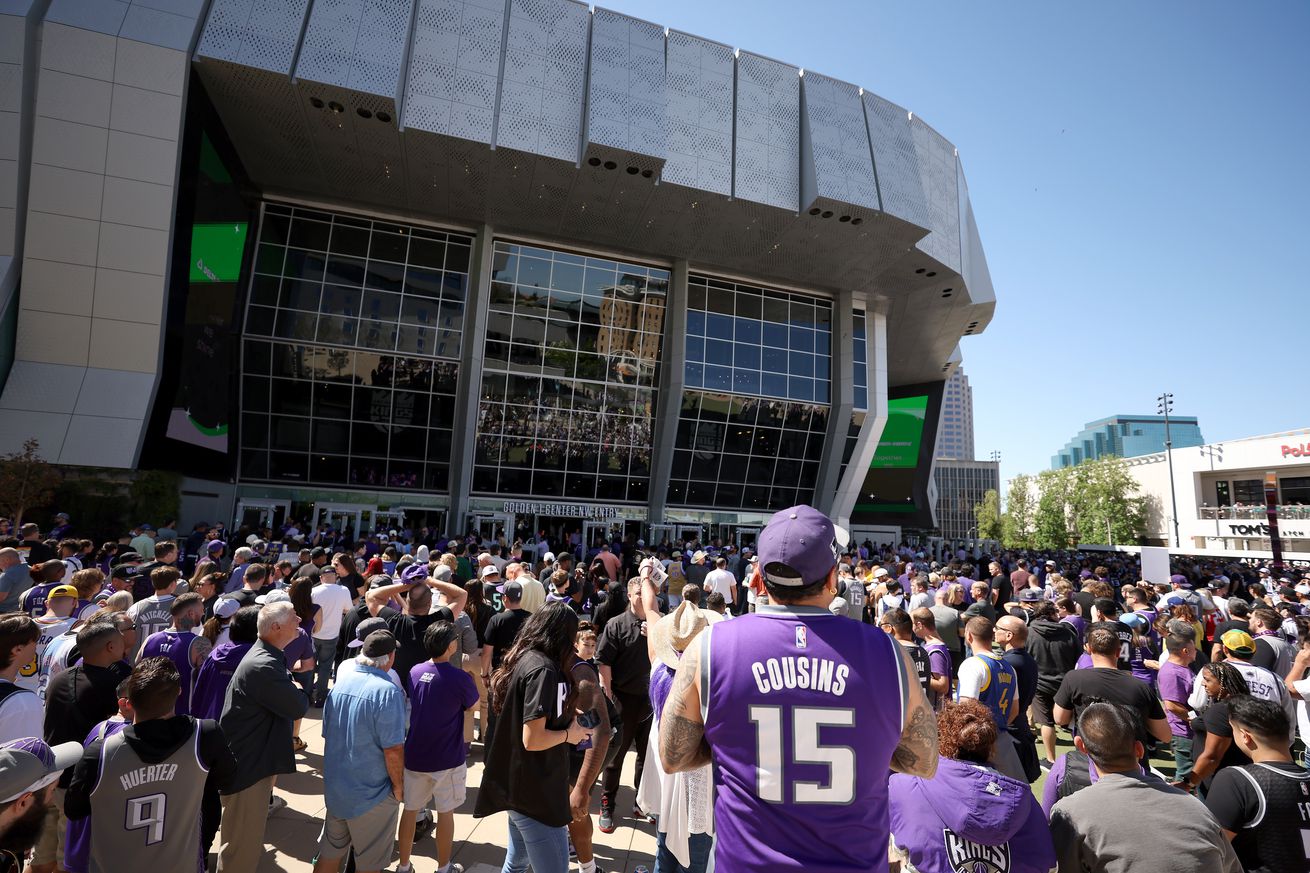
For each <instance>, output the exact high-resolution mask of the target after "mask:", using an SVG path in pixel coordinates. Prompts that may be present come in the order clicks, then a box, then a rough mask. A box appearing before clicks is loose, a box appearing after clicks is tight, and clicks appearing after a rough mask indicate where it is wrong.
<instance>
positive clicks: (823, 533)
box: [755, 504, 850, 588]
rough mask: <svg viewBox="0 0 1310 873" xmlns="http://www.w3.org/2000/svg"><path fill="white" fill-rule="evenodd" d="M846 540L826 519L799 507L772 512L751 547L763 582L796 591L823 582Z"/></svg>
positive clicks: (847, 539) (848, 536) (817, 511)
mask: <svg viewBox="0 0 1310 873" xmlns="http://www.w3.org/2000/svg"><path fill="white" fill-rule="evenodd" d="M849 540H850V535H849V534H848V533H847V532H846V530H845V529H844V528H841V527H839V526H837V525H835V524H833V523H832V520H831V519H829V518H828V516H826V515H824V514H823V513H822V512H819V510H817V509H815V508H814V507H812V506H806V505H805V504H800V505H799V506H793V507H792V508H790V509H784V510H782V511H781V512H777V513H774V515H773V517H772V518H770V519H769V521H768V524H766V525H765V527H764V530H762V531H760V536H759V539H758V540H757V541H756V543H755V545H756V547H757V549H758V553H759V561H760V568H761V571H762V572H763V574H764V578H765V579H766V580H768V581H769V582H770V583H771V584H773V585H780V586H783V587H789V588H800V587H802V586H805V585H810V584H813V583H815V582H819V581H821V580H823V579H826V578H827V576H828V574H829V573H831V572H832V568H833V567H835V566H837V556H838V555H839V554H841V551H842V550H843V549H844V548H845V547H846V543H847V542H848V541H849Z"/></svg>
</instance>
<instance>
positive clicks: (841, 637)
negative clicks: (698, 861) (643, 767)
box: [701, 606, 917, 873]
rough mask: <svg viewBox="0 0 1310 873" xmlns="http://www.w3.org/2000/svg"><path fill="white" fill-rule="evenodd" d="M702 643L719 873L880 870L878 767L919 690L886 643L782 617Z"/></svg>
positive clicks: (745, 619)
mask: <svg viewBox="0 0 1310 873" xmlns="http://www.w3.org/2000/svg"><path fill="white" fill-rule="evenodd" d="M702 636H703V641H702V642H701V645H702V649H701V700H702V707H703V710H704V711H703V715H704V719H705V739H706V741H707V742H708V743H709V746H710V749H711V751H712V753H713V761H714V785H715V800H714V829H715V836H716V847H715V867H716V869H717V870H718V871H719V873H738V871H751V873H754V871H759V873H764V871H769V873H775V871H781V870H795V871H805V873H853V871H868V870H874V869H879V868H880V865H881V867H882V868H885V865H886V860H885V855H884V854H883V853H884V852H885V849H884V847H885V846H886V845H887V839H888V834H889V830H890V824H889V820H888V809H887V780H888V776H889V765H890V763H891V758H892V753H893V752H894V751H895V750H896V746H897V744H898V743H899V742H900V736H901V728H902V725H903V723H904V712H905V706H906V703H907V701H908V696H909V691H910V684H909V683H912V682H915V681H917V679H916V677H913V676H910V675H908V674H907V671H906V670H905V667H904V663H903V661H902V660H901V657H900V654H899V653H898V651H897V644H896V642H895V641H894V640H893V639H892V638H891V637H889V636H888V635H887V634H885V633H883V632H882V631H881V630H879V629H878V628H876V627H872V626H870V625H866V624H864V623H862V622H857V621H847V620H846V619H845V618H843V617H841V616H837V615H833V614H832V613H830V612H828V611H827V610H825V609H815V608H806V607H781V606H767V607H760V608H759V609H758V611H756V612H755V613H754V614H751V615H743V616H741V617H740V618H738V619H737V620H736V621H731V622H720V623H717V624H715V625H713V626H712V627H711V628H710V629H707V630H706V631H703V632H702ZM856 834H858V839H850V838H849V837H850V836H851V835H856ZM834 836H836V837H837V838H836V839H834Z"/></svg>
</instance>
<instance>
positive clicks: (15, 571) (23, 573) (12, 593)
mask: <svg viewBox="0 0 1310 873" xmlns="http://www.w3.org/2000/svg"><path fill="white" fill-rule="evenodd" d="M31 569H32V568H31V567H29V566H27V565H26V564H21V563H20V564H15V565H14V566H12V567H10V568H9V569H8V570H5V571H4V572H3V573H0V612H14V611H16V610H17V609H18V598H19V596H20V595H21V594H22V593H23V592H24V591H26V590H27V589H29V588H31V587H32V574H31V573H30V572H29V571H30V570H31Z"/></svg>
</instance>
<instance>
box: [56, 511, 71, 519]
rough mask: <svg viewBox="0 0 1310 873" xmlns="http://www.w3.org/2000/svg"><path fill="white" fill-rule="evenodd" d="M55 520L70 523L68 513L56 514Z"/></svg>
mask: <svg viewBox="0 0 1310 873" xmlns="http://www.w3.org/2000/svg"><path fill="white" fill-rule="evenodd" d="M55 518H62V519H63V520H64V521H68V513H67V512H56V513H55Z"/></svg>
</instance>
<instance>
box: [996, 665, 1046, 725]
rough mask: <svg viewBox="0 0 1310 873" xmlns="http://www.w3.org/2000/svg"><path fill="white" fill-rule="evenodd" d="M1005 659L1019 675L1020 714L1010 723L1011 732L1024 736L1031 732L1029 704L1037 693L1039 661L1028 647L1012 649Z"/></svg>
mask: <svg viewBox="0 0 1310 873" xmlns="http://www.w3.org/2000/svg"><path fill="white" fill-rule="evenodd" d="M1003 659H1004V661H1005V663H1007V664H1009V665H1010V666H1011V667H1013V668H1014V673H1015V675H1016V676H1018V677H1019V715H1018V716H1017V717H1016V718H1015V719H1014V723H1013V724H1011V725H1010V733H1012V734H1019V735H1020V736H1023V735H1026V734H1028V733H1030V732H1031V728H1030V727H1029V726H1028V705H1029V704H1031V703H1032V702H1033V697H1034V696H1035V695H1036V694H1037V675H1038V669H1037V662H1036V661H1035V660H1033V656H1032V655H1031V654H1030V653H1029V652H1028V650H1027V649H1011V650H1010V651H1008V652H1006V653H1005V655H1004V656H1003Z"/></svg>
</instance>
